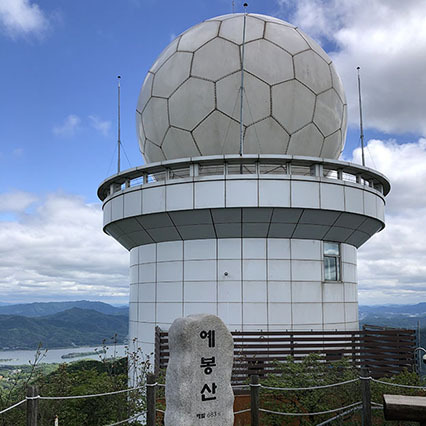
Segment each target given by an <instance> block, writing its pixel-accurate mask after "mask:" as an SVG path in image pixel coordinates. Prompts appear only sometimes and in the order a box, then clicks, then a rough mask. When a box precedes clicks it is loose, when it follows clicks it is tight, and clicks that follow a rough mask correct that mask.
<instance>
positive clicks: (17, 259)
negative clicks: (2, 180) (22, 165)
mask: <svg viewBox="0 0 426 426" xmlns="http://www.w3.org/2000/svg"><path fill="white" fill-rule="evenodd" d="M25 196H26V197H28V200H27V201H25ZM21 198H22V199H23V201H20V199H21ZM34 198H35V197H34V196H33V195H31V194H22V193H16V194H3V195H1V196H0V202H2V201H3V200H9V209H15V210H16V209H21V210H22V209H25V208H26V206H28V203H29V200H30V199H31V200H33V199H34ZM0 277H1V278H0V300H7V301H18V302H19V301H21V302H22V301H25V300H27V301H35V300H49V299H54V300H65V299H74V300H75V299H84V298H85V299H92V300H93V299H97V300H111V301H114V300H115V301H121V302H126V301H127V299H128V254H127V251H126V250H125V249H123V248H122V247H120V246H119V244H118V243H117V242H115V241H114V240H113V239H112V238H110V237H108V236H107V235H105V234H104V233H103V231H102V211H101V208H100V206H99V205H90V204H86V203H84V201H83V200H82V199H80V198H78V197H75V196H70V195H61V194H51V195H49V196H48V197H47V198H45V199H39V200H38V204H37V208H36V209H34V211H33V212H31V213H27V214H26V215H23V216H19V218H18V221H12V220H9V221H0Z"/></svg>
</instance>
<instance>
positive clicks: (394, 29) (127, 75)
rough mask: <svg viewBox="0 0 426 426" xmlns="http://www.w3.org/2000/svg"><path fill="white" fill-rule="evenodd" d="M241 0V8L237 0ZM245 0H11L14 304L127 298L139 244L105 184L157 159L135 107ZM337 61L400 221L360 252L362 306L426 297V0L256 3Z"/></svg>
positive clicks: (5, 225)
mask: <svg viewBox="0 0 426 426" xmlns="http://www.w3.org/2000/svg"><path fill="white" fill-rule="evenodd" d="M233 3H234V6H233ZM241 4H242V2H239V1H235V2H232V1H231V0H179V1H171V0H163V1H161V2H160V1H158V0H120V1H113V0H103V1H100V0H90V1H83V0H73V1H69V0H0V63H1V67H0V81H1V82H2V84H1V85H2V88H1V92H0V93H1V95H0V117H1V118H0V302H8V303H26V302H34V301H59V300H77V299H87V300H102V301H105V302H110V303H127V302H128V260H129V259H128V253H127V251H126V250H125V249H124V248H122V247H121V246H120V245H119V244H118V243H116V242H115V241H114V240H113V239H112V238H111V237H108V236H107V235H105V234H104V233H103V232H102V210H101V203H100V201H99V200H98V199H97V196H96V190H97V187H98V185H99V183H100V182H101V181H102V180H103V179H105V178H106V177H108V176H110V175H111V174H113V173H114V172H115V170H116V161H117V160H116V158H117V152H116V132H117V124H116V117H117V103H116V102H117V101H116V100H117V87H116V84H117V83H116V77H117V75H121V76H122V79H121V139H122V142H123V146H124V151H125V152H124V153H123V154H122V169H125V168H129V167H134V166H137V165H141V164H143V159H142V156H141V154H140V152H139V148H138V143H137V137H136V130H135V109H136V103H137V98H138V95H139V90H140V87H141V85H142V82H143V80H144V77H145V74H146V73H147V71H148V70H149V68H150V66H151V65H152V63H153V62H154V61H155V59H156V57H157V56H158V55H159V53H160V52H161V51H162V50H163V49H164V48H165V47H166V46H167V44H168V43H169V42H170V41H171V40H173V39H174V38H175V37H176V36H177V35H178V34H180V33H181V32H183V31H184V30H186V29H187V28H189V27H191V26H192V25H195V24H197V23H199V22H201V21H203V20H205V19H208V18H211V17H213V16H217V15H222V14H225V13H231V12H232V11H233V8H234V11H235V12H241V11H242V5H241ZM248 11H249V12H253V13H263V14H266V15H272V16H276V17H279V18H281V19H284V20H286V21H289V22H291V23H293V24H295V25H297V26H299V27H300V28H301V29H302V30H303V31H304V32H306V33H307V34H308V35H310V36H311V37H312V38H314V39H316V40H317V41H318V42H319V43H320V44H321V45H322V47H323V48H324V49H325V50H326V51H327V52H328V54H329V55H330V57H331V58H332V60H333V62H334V64H335V66H336V68H337V70H338V72H339V74H340V76H341V77H342V80H343V83H344V86H345V89H346V95H347V99H348V111H349V117H348V118H349V130H348V137H347V141H346V145H345V150H344V152H343V155H342V158H343V159H344V160H347V161H354V162H356V163H361V160H360V158H361V155H360V149H359V148H358V146H359V130H358V126H359V115H358V98H357V80H356V67H357V66H360V67H361V78H362V96H363V112H364V128H365V141H366V144H367V149H366V163H367V166H370V167H372V168H374V169H376V170H379V171H380V172H382V173H384V174H385V175H386V176H387V177H388V178H389V179H390V180H391V183H392V191H391V193H390V194H389V196H388V197H387V209H386V213H387V216H386V228H385V230H384V231H382V232H380V233H379V234H377V235H375V236H374V237H373V238H372V239H371V240H370V241H369V242H367V243H366V244H365V245H364V246H363V247H362V248H361V249H360V250H359V253H358V280H359V302H360V304H387V303H419V302H425V301H426V244H425V241H426V226H425V225H426V219H425V218H426V192H425V182H426V119H425V117H426V96H425V94H426V72H425V71H426V55H425V54H424V52H426V26H425V25H424V19H425V17H426V0H405V1H403V2H401V1H400V0H345V1H344V2H342V1H339V0H297V1H296V0H292V1H291V0H251V1H249V6H248Z"/></svg>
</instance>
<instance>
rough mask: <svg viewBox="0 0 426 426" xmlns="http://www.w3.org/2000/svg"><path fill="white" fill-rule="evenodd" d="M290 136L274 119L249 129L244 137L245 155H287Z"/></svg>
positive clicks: (268, 119)
mask: <svg viewBox="0 0 426 426" xmlns="http://www.w3.org/2000/svg"><path fill="white" fill-rule="evenodd" d="M289 139H290V136H289V135H288V133H287V132H286V131H285V130H284V129H283V128H282V127H281V126H280V125H279V124H278V123H277V122H276V121H275V120H274V119H273V118H272V117H268V118H266V119H265V120H262V121H259V122H258V123H256V124H252V125H251V126H249V127H247V129H246V133H245V136H244V154H287V146H288V141H289Z"/></svg>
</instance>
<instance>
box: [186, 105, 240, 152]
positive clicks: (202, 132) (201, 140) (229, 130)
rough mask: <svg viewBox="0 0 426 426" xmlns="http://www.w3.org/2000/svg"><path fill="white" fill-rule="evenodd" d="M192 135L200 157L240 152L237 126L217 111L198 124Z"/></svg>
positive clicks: (233, 121) (238, 128) (238, 127)
mask: <svg viewBox="0 0 426 426" xmlns="http://www.w3.org/2000/svg"><path fill="white" fill-rule="evenodd" d="M193 135H194V139H195V142H196V143H197V146H198V147H199V148H200V151H201V155H216V154H238V152H239V151H240V126H239V124H238V123H237V122H236V121H235V120H232V119H231V118H230V117H227V116H226V115H225V114H222V113H221V112H219V111H215V112H213V113H212V114H211V115H209V116H208V117H207V118H206V119H205V120H204V121H203V122H202V123H200V125H199V126H198V127H197V128H196V129H195V130H194V132H193ZM211 141H215V144H212V143H211Z"/></svg>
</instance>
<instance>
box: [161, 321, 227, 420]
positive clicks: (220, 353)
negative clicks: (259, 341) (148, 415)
mask: <svg viewBox="0 0 426 426" xmlns="http://www.w3.org/2000/svg"><path fill="white" fill-rule="evenodd" d="M169 348H170V358H169V364H168V367H167V372H166V407H167V408H166V415H165V425H166V426H192V425H206V426H216V425H217V426H232V425H233V423H234V414H233V403H234V394H233V391H232V388H231V374H232V364H233V357H234V342H233V339H232V335H231V333H230V332H229V331H228V329H227V328H226V325H225V324H224V323H223V322H222V320H221V319H220V318H219V317H217V316H215V315H207V314H200V315H190V316H187V317H185V318H178V319H176V320H175V321H174V322H173V324H172V326H171V327H170V330H169Z"/></svg>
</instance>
